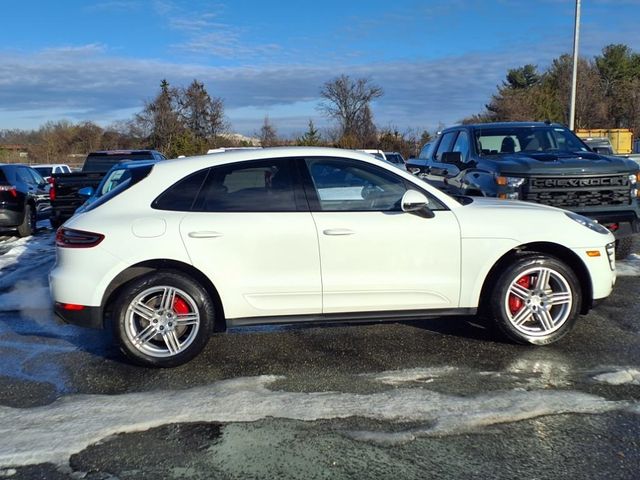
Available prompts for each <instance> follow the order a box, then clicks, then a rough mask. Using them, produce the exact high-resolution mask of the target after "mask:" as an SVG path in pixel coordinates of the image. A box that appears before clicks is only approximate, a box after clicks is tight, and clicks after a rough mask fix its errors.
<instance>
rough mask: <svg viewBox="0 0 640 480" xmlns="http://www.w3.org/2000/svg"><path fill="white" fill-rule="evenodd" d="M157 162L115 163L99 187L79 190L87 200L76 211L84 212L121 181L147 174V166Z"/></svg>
mask: <svg viewBox="0 0 640 480" xmlns="http://www.w3.org/2000/svg"><path fill="white" fill-rule="evenodd" d="M183 158H184V157H183ZM156 162H158V160H149V161H143V160H139V161H133V162H122V163H118V164H116V165H114V166H113V167H111V170H109V171H108V172H107V174H106V175H105V176H104V177H103V178H102V180H101V181H100V185H98V187H97V188H95V189H94V188H93V187H84V188H81V189H80V190H78V194H79V195H80V196H81V197H83V198H86V200H85V202H84V203H83V204H82V205H81V206H80V207H78V208H77V209H76V213H81V212H84V211H85V210H86V209H87V208H88V207H89V205H91V204H92V203H93V202H95V201H96V200H98V199H100V198H102V197H103V196H104V195H106V194H108V193H109V192H111V191H112V190H113V189H115V188H116V187H117V186H118V185H120V184H121V183H123V182H125V181H128V180H129V179H130V178H131V177H132V176H134V177H135V176H136V175H138V174H140V175H146V173H147V172H148V169H147V167H148V166H150V165H153V164H155V163H156Z"/></svg>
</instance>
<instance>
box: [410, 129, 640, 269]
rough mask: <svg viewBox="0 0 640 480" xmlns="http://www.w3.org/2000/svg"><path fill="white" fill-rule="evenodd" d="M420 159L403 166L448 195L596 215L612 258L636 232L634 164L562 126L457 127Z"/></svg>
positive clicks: (622, 253)
mask: <svg viewBox="0 0 640 480" xmlns="http://www.w3.org/2000/svg"><path fill="white" fill-rule="evenodd" d="M426 157H427V158H424V159H419V161H414V162H411V163H410V164H409V165H408V168H409V171H411V172H412V173H415V174H417V175H419V176H421V177H423V178H425V179H426V180H427V181H428V182H430V183H432V184H434V185H435V186H437V187H439V188H441V189H442V190H444V191H446V192H447V193H450V194H453V195H481V196H487V197H498V198H502V199H507V200H508V199H513V200H525V201H528V202H535V203H542V204H545V205H551V206H553V207H559V208H563V209H566V210H571V211H573V212H576V213H579V214H582V215H585V216H587V217H591V218H593V219H594V220H597V221H598V222H600V223H601V224H603V225H604V226H605V227H607V228H608V229H609V230H611V231H612V232H613V233H614V234H615V236H616V239H617V242H616V244H617V245H616V256H617V258H624V257H626V256H627V255H628V254H629V253H630V252H631V248H632V236H633V235H634V234H637V233H638V232H639V231H640V219H639V217H640V208H639V204H638V201H639V200H638V197H639V190H638V187H639V184H638V181H639V178H638V176H639V172H638V164H636V163H635V162H633V161H632V160H628V159H625V158H621V157H615V156H609V155H602V154H600V153H597V152H594V151H593V150H592V149H591V148H589V146H587V145H586V144H585V143H584V142H583V141H582V140H581V139H579V138H578V137H577V136H576V135H574V133H573V132H571V131H570V130H569V129H568V128H566V127H565V126H564V125H560V124H556V123H548V122H544V123H543V122H508V123H484V124H482V123H481V124H473V125H460V126H455V127H451V128H447V129H446V130H444V131H442V133H441V134H440V136H439V137H438V139H437V140H436V141H435V143H434V144H433V148H431V149H430V150H429V151H428V152H427V153H426Z"/></svg>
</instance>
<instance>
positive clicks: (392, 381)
mask: <svg viewBox="0 0 640 480" xmlns="http://www.w3.org/2000/svg"><path fill="white" fill-rule="evenodd" d="M457 370H458V369H457V368H456V367H434V368H410V369H406V370H391V371H386V372H382V373H373V374H369V373H368V374H364V375H362V376H364V377H368V378H370V379H371V380H373V381H376V382H380V383H384V384H385V385H402V384H405V383H416V382H418V383H431V382H433V380H434V379H435V378H438V377H443V376H446V375H451V374H452V373H455V372H456V371H457Z"/></svg>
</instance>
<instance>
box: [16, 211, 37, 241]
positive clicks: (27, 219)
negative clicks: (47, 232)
mask: <svg viewBox="0 0 640 480" xmlns="http://www.w3.org/2000/svg"><path fill="white" fill-rule="evenodd" d="M35 231H36V212H35V210H34V209H33V208H31V205H29V204H26V205H25V206H24V219H23V220H22V223H21V224H20V225H18V236H19V237H28V236H29V235H31V234H32V233H34V232H35Z"/></svg>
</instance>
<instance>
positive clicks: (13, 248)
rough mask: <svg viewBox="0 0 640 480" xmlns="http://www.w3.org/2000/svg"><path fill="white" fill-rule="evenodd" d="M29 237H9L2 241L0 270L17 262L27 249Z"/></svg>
mask: <svg viewBox="0 0 640 480" xmlns="http://www.w3.org/2000/svg"><path fill="white" fill-rule="evenodd" d="M29 240H30V238H29V237H27V238H20V239H15V240H14V239H13V238H9V239H7V240H5V241H4V242H2V250H0V252H2V251H4V253H3V254H1V255H0V270H3V269H5V268H7V267H10V266H11V265H14V264H15V263H17V262H18V259H19V258H20V256H21V255H22V254H23V253H24V252H25V251H26V250H27V244H28V242H29Z"/></svg>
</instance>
